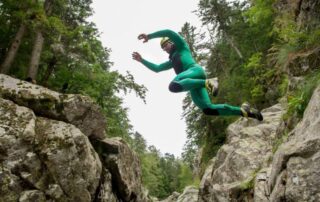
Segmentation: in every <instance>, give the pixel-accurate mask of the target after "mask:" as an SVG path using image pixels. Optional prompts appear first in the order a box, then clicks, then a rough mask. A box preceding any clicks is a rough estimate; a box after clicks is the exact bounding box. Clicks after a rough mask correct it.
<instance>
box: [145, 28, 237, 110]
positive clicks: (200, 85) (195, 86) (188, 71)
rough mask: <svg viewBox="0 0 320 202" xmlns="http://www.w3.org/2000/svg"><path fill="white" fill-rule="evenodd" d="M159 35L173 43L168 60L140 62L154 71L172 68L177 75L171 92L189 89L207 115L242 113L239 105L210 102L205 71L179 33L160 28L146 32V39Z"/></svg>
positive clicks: (193, 98) (171, 86)
mask: <svg viewBox="0 0 320 202" xmlns="http://www.w3.org/2000/svg"><path fill="white" fill-rule="evenodd" d="M160 37H168V38H169V39H170V41H171V42H172V43H173V44H174V48H173V49H172V51H171V52H170V55H169V61H166V62H164V63H162V64H159V65H157V64H154V63H152V62H149V61H147V60H145V59H142V61H141V62H142V64H144V65H145V66H146V67H148V68H149V69H150V70H152V71H154V72H160V71H164V70H168V69H171V68H174V70H175V73H176V74H177V76H176V77H175V78H174V79H173V81H172V82H171V83H170V85H169V90H170V91H171V92H175V93H177V92H183V91H190V93H191V98H192V100H193V102H194V103H195V104H196V105H197V106H198V107H199V108H200V109H201V110H202V111H203V112H204V113H205V114H207V115H242V113H241V109H240V107H235V106H231V105H228V104H213V103H212V102H211V100H210V97H209V95H208V92H207V89H206V88H205V83H206V73H205V71H204V70H203V68H202V67H201V66H200V65H198V64H197V63H196V62H195V61H194V59H193V57H192V55H191V51H190V49H189V46H188V44H187V43H186V42H185V41H184V39H183V38H182V37H181V36H180V35H179V34H177V33H175V32H174V31H171V30H161V31H158V32H154V33H152V34H148V39H154V38H160Z"/></svg>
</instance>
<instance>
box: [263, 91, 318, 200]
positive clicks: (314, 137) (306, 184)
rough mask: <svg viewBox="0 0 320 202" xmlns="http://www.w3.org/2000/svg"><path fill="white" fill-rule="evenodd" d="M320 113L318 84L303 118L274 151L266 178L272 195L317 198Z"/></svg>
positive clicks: (295, 198) (292, 197) (275, 196)
mask: <svg viewBox="0 0 320 202" xmlns="http://www.w3.org/2000/svg"><path fill="white" fill-rule="evenodd" d="M319 114H320V87H318V88H317V89H316V90H315V91H314V93H313V96H312V98H311V100H310V102H309V104H308V107H307V109H306V110H305V112H304V115H303V119H302V121H301V122H300V123H299V124H298V125H297V127H296V128H295V129H294V130H293V131H292V132H291V133H290V134H289V139H288V142H286V143H284V144H283V145H281V146H280V147H279V149H278V151H277V152H276V153H275V156H274V158H273V162H272V171H271V175H270V179H269V181H268V190H269V192H270V194H271V196H274V198H285V199H286V200H289V201H320V189H319V187H320V136H319V131H320V116H319ZM282 173H286V174H285V175H284V174H282ZM279 182H282V183H279ZM282 190H285V192H284V191H282ZM274 201H277V200H274Z"/></svg>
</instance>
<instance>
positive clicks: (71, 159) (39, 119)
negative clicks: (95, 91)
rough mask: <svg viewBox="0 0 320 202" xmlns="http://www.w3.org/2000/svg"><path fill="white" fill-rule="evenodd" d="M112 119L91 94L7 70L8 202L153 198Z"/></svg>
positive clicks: (2, 93)
mask: <svg viewBox="0 0 320 202" xmlns="http://www.w3.org/2000/svg"><path fill="white" fill-rule="evenodd" d="M105 124H106V123H105V120H104V118H103V115H102V114H101V112H100V111H99V107H98V106H97V105H95V104H94V103H93V102H92V101H91V100H90V99H89V98H87V97H84V96H80V95H63V94H59V93H57V92H54V91H50V90H48V89H46V88H43V87H40V86H36V85H33V84H29V83H26V82H23V81H19V80H17V79H13V78H10V77H8V76H5V75H1V74H0V201H4V202H11V201H21V202H27V201H30V202H31V201H32V202H34V201H37V202H38V201H39V202H41V201H84V202H88V201H96V202H100V201H104V202H119V201H123V202H126V201H128V202H129V201H130V202H140V201H141V202H144V201H150V200H149V199H148V197H147V196H146V195H145V194H143V193H144V192H143V191H142V190H143V188H142V185H141V170H140V162H139V160H138V158H137V157H136V155H135V154H134V153H133V152H132V151H131V150H130V149H129V147H128V145H127V144H126V143H125V142H124V141H122V140H121V139H108V138H106V137H105V132H104V127H105ZM89 137H90V140H91V141H92V142H90V140H89ZM97 145H98V146H97ZM96 146H97V147H96Z"/></svg>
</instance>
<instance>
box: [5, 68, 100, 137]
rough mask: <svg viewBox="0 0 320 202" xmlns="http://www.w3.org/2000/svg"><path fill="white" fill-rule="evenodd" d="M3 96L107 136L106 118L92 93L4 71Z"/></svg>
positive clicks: (38, 113)
mask: <svg viewBox="0 0 320 202" xmlns="http://www.w3.org/2000/svg"><path fill="white" fill-rule="evenodd" d="M0 97H2V98H4V99H8V100H11V101H13V102H15V103H16V104H18V105H20V106H25V107H27V108H30V109H32V110H33V112H34V113H35V114H36V115H39V116H43V117H47V118H51V119H54V120H61V121H64V122H67V123H71V124H73V125H75V126H77V127H78V128H79V129H80V130H81V131H82V132H83V133H84V134H85V135H87V136H93V137H95V138H100V139H103V138H105V137H106V135H105V131H104V128H105V126H106V121H105V118H104V116H103V115H102V114H101V112H100V111H99V107H98V106H97V105H96V104H94V102H93V101H92V100H91V99H90V98H89V97H85V96H82V95H73V94H59V93H57V92H55V91H52V90H49V89H47V88H43V87H40V86H37V85H33V84H30V83H28V82H25V81H21V80H18V79H14V78H11V77H9V76H6V75H3V74H0Z"/></svg>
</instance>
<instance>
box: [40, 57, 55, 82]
mask: <svg viewBox="0 0 320 202" xmlns="http://www.w3.org/2000/svg"><path fill="white" fill-rule="evenodd" d="M57 62H58V61H57V58H56V57H55V56H53V57H52V58H51V59H50V61H49V63H48V67H47V70H46V73H45V74H44V76H43V78H42V81H41V83H42V85H43V86H47V85H48V80H49V78H50V76H51V75H52V73H53V70H54V68H55V67H56V64H57Z"/></svg>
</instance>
